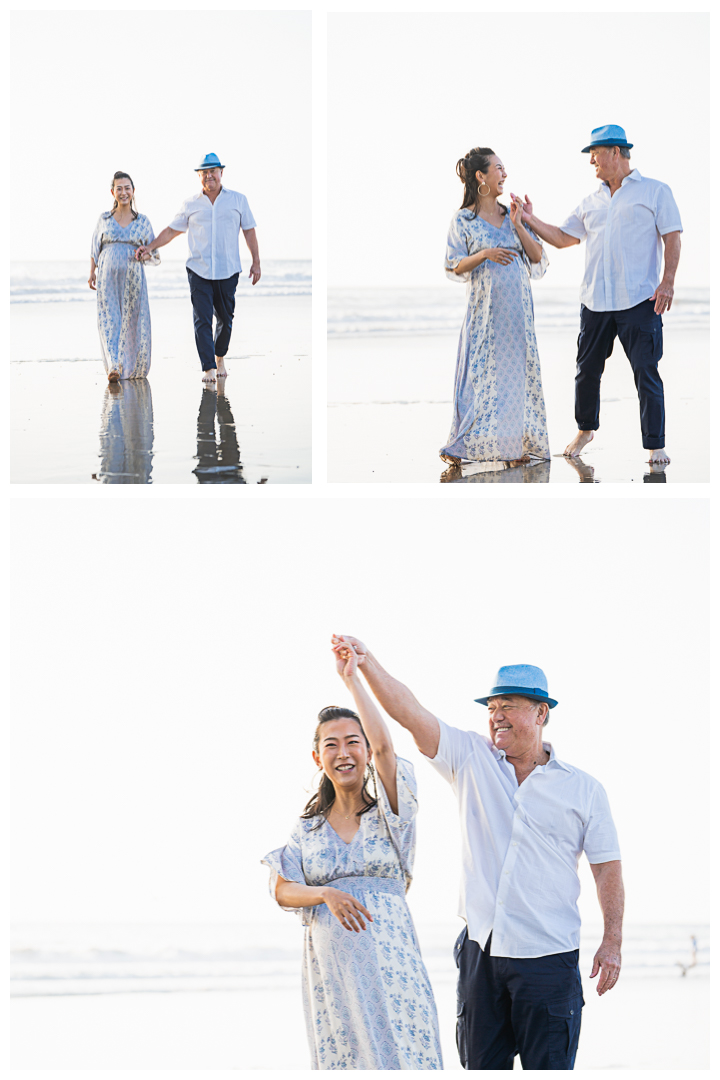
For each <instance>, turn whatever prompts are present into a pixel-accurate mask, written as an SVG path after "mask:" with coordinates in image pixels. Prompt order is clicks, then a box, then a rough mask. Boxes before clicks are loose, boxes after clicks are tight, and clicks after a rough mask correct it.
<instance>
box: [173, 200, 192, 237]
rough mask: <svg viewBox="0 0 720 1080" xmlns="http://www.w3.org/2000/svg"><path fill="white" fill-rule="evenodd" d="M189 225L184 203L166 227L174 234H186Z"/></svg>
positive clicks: (188, 216) (186, 206) (186, 207)
mask: <svg viewBox="0 0 720 1080" xmlns="http://www.w3.org/2000/svg"><path fill="white" fill-rule="evenodd" d="M189 224H190V215H189V213H188V204H187V203H186V202H184V203H183V204H182V206H181V207H180V209H179V211H178V212H177V214H176V215H175V217H174V218H173V219H172V221H171V222H170V225H169V226H168V227H169V228H170V229H172V230H173V231H174V232H187V231H188V226H189Z"/></svg>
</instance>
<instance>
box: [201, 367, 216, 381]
mask: <svg viewBox="0 0 720 1080" xmlns="http://www.w3.org/2000/svg"><path fill="white" fill-rule="evenodd" d="M202 381H203V382H215V368H214V367H211V368H208V369H207V371H203V373H202Z"/></svg>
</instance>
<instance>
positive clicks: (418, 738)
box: [359, 652, 440, 758]
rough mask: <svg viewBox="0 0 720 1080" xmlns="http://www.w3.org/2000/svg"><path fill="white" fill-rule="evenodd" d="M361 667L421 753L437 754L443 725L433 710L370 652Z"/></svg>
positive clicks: (387, 710)
mask: <svg viewBox="0 0 720 1080" xmlns="http://www.w3.org/2000/svg"><path fill="white" fill-rule="evenodd" d="M359 670H360V671H361V672H362V674H363V675H364V676H365V678H366V679H367V682H368V686H369V687H370V689H371V690H372V692H373V694H374V695H375V697H376V698H377V699H378V701H379V702H380V704H381V705H382V707H383V709H384V710H385V712H386V713H387V714H388V716H392V718H393V720H396V721H397V722H398V724H400V725H401V727H404V728H407V730H408V731H409V732H410V734H411V735H412V737H413V738H414V740H415V744H416V745H417V747H418V749H419V750H420V752H421V753H422V754H425V755H426V757H431V758H433V757H435V755H436V754H437V750H438V746H439V743H440V725H439V724H438V722H437V719H436V718H435V717H434V716H433V714H432V713H431V712H430V711H429V710H428V709H426V708H424V706H422V705H421V704H420V702H419V701H418V700H417V698H416V697H415V695H414V694H413V693H412V692H411V691H410V690H409V689H408V687H407V686H405V684H404V683H401V682H400V680H399V679H395V678H393V676H392V675H389V674H388V673H387V671H385V669H384V667H382V665H381V664H379V663H378V661H377V660H376V659H375V657H374V656H373V655H372V653H371V652H368V653H367V654H366V657H365V660H364V661H363V663H362V665H361V666H360V669H359Z"/></svg>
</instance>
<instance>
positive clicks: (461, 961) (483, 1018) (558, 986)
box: [454, 928, 585, 1070]
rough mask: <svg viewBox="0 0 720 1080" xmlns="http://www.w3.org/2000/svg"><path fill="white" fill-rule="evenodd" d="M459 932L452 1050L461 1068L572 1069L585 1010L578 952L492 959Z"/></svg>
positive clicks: (456, 946) (456, 952) (456, 944)
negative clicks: (516, 1061) (455, 1047)
mask: <svg viewBox="0 0 720 1080" xmlns="http://www.w3.org/2000/svg"><path fill="white" fill-rule="evenodd" d="M491 941H492V934H491V935H490V937H489V938H488V940H487V943H486V945H485V948H484V949H481V948H480V946H479V945H478V943H477V942H476V941H472V940H471V939H470V938H469V937H468V934H467V928H465V929H464V930H463V931H462V933H461V934H460V937H459V938H458V939H457V942H456V943H455V950H454V956H455V963H456V964H457V967H458V989H457V1045H458V1052H459V1054H460V1063H461V1065H462V1067H463V1069H512V1067H513V1061H514V1059H515V1055H516V1054H518V1053H519V1054H520V1061H521V1063H522V1067H523V1069H542V1070H548V1069H572V1068H574V1066H575V1054H576V1053H577V1047H578V1040H579V1038H580V1020H581V1017H582V1007H583V1005H584V1004H585V1002H584V1001H583V996H582V984H581V982H580V972H579V969H578V950H577V949H576V950H575V951H574V952H566V953H555V954H554V955H552V956H538V957H533V958H531V959H525V958H523V959H516V958H514V957H510V956H491V955H490V942H491Z"/></svg>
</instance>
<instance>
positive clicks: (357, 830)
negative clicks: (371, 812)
mask: <svg viewBox="0 0 720 1080" xmlns="http://www.w3.org/2000/svg"><path fill="white" fill-rule="evenodd" d="M363 817H365V815H364V814H363V815H362V817H361V818H360V824H359V825H358V827H357V829H356V830H355V835H354V836H353V838H352V840H343V838H342V836H341V835H340V833H339V832H336V831H335V829H333V827H332V825H331V824H330V822H329V821H328V819H327V818H325V824H326V825H327V826H328V828H329V829H332V831H333V832H334V833H335V836H337V838H338V840H339V841H340V843H341V844H344V845H345V847H350V845H351V844H354V843H355V840H356V838H357V835H358V833H359V832H360V830H361V829H362V824H363Z"/></svg>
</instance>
